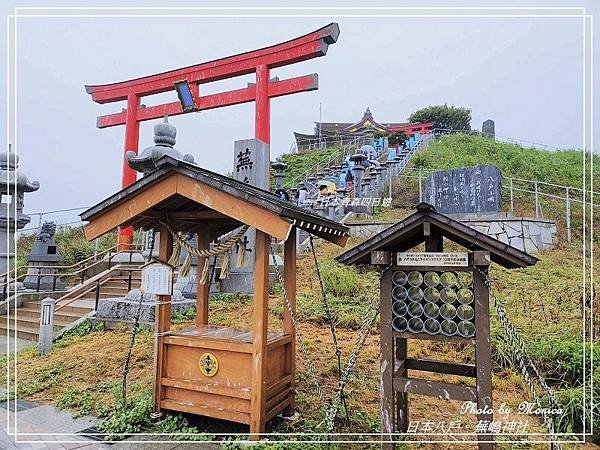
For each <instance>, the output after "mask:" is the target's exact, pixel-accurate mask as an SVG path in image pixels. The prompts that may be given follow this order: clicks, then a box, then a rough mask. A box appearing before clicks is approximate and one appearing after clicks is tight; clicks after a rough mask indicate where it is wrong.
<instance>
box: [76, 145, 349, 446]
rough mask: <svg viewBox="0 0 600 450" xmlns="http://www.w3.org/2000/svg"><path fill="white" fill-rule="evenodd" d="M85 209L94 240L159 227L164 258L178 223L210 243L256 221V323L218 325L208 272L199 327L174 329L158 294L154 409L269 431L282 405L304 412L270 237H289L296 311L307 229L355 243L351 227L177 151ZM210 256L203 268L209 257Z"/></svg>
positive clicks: (288, 274)
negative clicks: (211, 320) (275, 286)
mask: <svg viewBox="0 0 600 450" xmlns="http://www.w3.org/2000/svg"><path fill="white" fill-rule="evenodd" d="M81 217H82V219H83V220H86V221H89V223H88V225H87V226H86V229H85V232H86V237H87V238H88V239H89V240H92V239H95V238H97V237H99V236H102V235H103V234H105V233H108V232H110V231H111V230H114V229H115V228H117V227H122V226H132V227H134V228H141V229H144V230H149V229H157V230H159V231H160V244H159V260H160V261H163V262H167V261H168V260H169V258H170V256H171V253H172V251H173V234H172V233H173V232H175V233H178V232H183V233H194V234H197V236H198V248H199V249H206V248H208V247H209V244H210V242H211V241H213V240H215V239H216V238H218V237H219V236H223V235H224V234H225V233H228V232H231V231H233V230H235V229H237V228H239V227H240V226H243V225H248V226H251V227H255V228H256V244H255V251H254V258H255V269H254V286H255V291H254V311H253V324H252V329H251V330H240V329H234V328H227V327H222V326H217V325H209V324H208V311H209V289H210V283H208V282H207V283H204V282H201V281H200V280H199V283H198V292H197V299H196V308H197V316H196V322H195V326H193V327H191V328H189V329H186V330H182V331H173V330H171V329H170V322H171V304H170V301H171V296H168V295H166V296H159V297H158V301H157V306H156V318H155V334H156V339H155V344H156V348H155V352H156V353H155V367H154V412H155V413H160V412H161V411H162V410H175V411H182V412H187V413H193V414H199V415H204V416H209V417H213V418H218V419H225V420H230V421H234V422H239V423H244V424H249V425H250V433H263V432H264V431H265V423H266V422H267V421H268V420H269V419H271V418H273V417H274V416H276V415H277V414H279V413H282V412H283V413H284V414H285V415H291V414H293V413H294V376H295V335H294V329H293V325H292V320H291V316H290V313H289V311H288V310H287V308H285V307H284V318H283V330H280V331H274V330H271V331H269V330H268V293H269V245H270V240H271V237H273V238H276V239H277V240H280V241H284V258H283V259H284V285H285V289H286V291H287V295H288V299H289V302H290V304H291V309H292V311H295V298H296V231H297V229H302V230H306V231H308V232H310V233H312V234H314V235H316V236H318V237H320V238H322V239H325V240H327V241H329V242H333V243H336V244H338V245H340V246H345V245H346V241H347V239H348V228H347V227H345V226H344V225H341V224H339V223H336V222H333V221H331V220H328V219H326V218H323V217H321V216H318V215H315V214H312V213H310V212H308V211H306V210H305V209H302V208H300V207H297V206H295V205H293V204H292V203H290V202H286V201H283V200H281V199H279V197H277V196H276V195H274V194H272V193H270V192H267V191H264V190H262V189H259V188H256V187H254V186H250V185H247V184H244V183H241V182H238V181H236V180H233V179H231V178H228V177H226V176H223V175H219V174H216V173H213V172H210V171H208V170H204V169H201V168H199V167H197V166H195V165H193V164H190V163H186V162H183V161H180V160H176V159H173V158H171V157H169V156H163V157H162V158H160V159H159V160H158V161H157V162H156V170H154V171H153V172H151V173H149V174H148V175H146V176H144V177H143V178H141V179H140V180H138V181H137V182H136V183H134V184H132V185H131V186H129V187H127V188H125V189H123V190H121V191H120V192H118V193H116V194H114V195H112V196H111V197H109V198H107V199H106V200H104V201H102V202H101V203H99V204H98V205H96V206H94V207H92V208H90V209H88V210H87V211H85V212H84V213H82V214H81ZM202 259H203V258H199V261H198V267H202V264H204V261H203V260H202ZM200 272H201V270H198V273H199V274H200ZM199 277H200V275H199ZM205 358H208V359H209V360H211V362H212V363H213V369H216V370H212V372H211V373H209V374H206V373H203V372H202V370H201V366H202V364H201V359H205ZM254 437H256V435H254Z"/></svg>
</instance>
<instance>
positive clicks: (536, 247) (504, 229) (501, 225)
mask: <svg viewBox="0 0 600 450" xmlns="http://www.w3.org/2000/svg"><path fill="white" fill-rule="evenodd" d="M461 222H462V223H464V224H465V225H468V226H470V227H472V228H474V229H476V230H477V231H480V232H482V233H485V234H487V235H488V236H490V237H493V238H495V239H498V240H499V241H500V242H504V243H506V244H509V245H511V246H513V247H516V248H518V249H519V250H524V251H526V252H527V253H537V252H539V251H541V250H546V249H549V248H552V247H553V246H554V245H556V243H557V236H556V233H557V230H556V223H555V222H554V221H553V220H545V219H534V218H527V217H522V218H515V217H505V218H497V219H483V218H473V219H463V220H461ZM346 225H348V226H349V227H350V235H351V236H355V237H360V238H363V239H368V238H370V237H373V236H375V235H377V234H379V233H381V232H382V231H383V230H385V229H386V228H388V227H390V226H391V225H393V223H392V222H361V223H346Z"/></svg>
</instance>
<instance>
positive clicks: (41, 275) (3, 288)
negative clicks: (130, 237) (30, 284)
mask: <svg viewBox="0 0 600 450" xmlns="http://www.w3.org/2000/svg"><path fill="white" fill-rule="evenodd" d="M124 253H128V254H129V255H130V258H129V259H130V262H131V255H132V254H133V253H135V252H134V251H131V250H126V251H123V252H117V253H115V254H114V255H112V256H110V257H109V261H108V264H109V268H110V264H111V261H110V259H112V257H113V256H116V255H119V254H124ZM103 262H104V261H103V260H99V261H95V262H94V263H93V264H90V265H89V266H85V267H82V268H81V269H78V270H75V271H73V272H69V273H59V272H55V273H47V272H42V270H47V269H50V268H57V267H58V268H63V267H67V266H29V268H35V269H37V273H30V272H29V271H28V272H27V273H24V274H22V275H19V276H18V277H15V278H11V279H7V281H5V282H4V283H1V284H0V289H1V292H2V300H5V299H6V298H7V296H8V287H9V286H10V285H11V284H12V283H15V282H16V281H20V280H22V279H25V278H27V277H36V278H37V288H36V292H38V293H39V292H56V283H57V278H60V277H65V278H66V277H71V276H74V275H81V283H83V282H84V281H85V273H86V272H87V271H88V270H90V269H91V268H93V267H95V266H97V265H99V264H101V263H103ZM49 277H51V278H52V290H51V291H42V290H41V289H40V283H41V279H42V278H49ZM81 283H80V284H81Z"/></svg>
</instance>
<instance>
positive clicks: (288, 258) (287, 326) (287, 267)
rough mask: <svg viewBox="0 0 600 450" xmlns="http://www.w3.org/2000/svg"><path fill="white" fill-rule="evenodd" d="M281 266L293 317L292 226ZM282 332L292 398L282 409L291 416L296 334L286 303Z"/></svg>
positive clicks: (294, 287) (293, 250)
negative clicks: (286, 339)
mask: <svg viewBox="0 0 600 450" xmlns="http://www.w3.org/2000/svg"><path fill="white" fill-rule="evenodd" d="M283 267H284V285H285V286H284V287H285V292H286V293H287V298H288V301H289V302H290V307H291V308H290V309H291V310H292V314H294V317H295V316H296V228H292V231H291V232H290V235H289V236H288V238H287V239H286V241H285V244H284V246H283ZM283 332H284V333H285V334H289V335H291V336H292V341H291V342H290V347H289V348H290V351H289V353H288V354H287V355H286V361H285V363H286V373H289V374H291V375H292V381H291V387H292V399H291V403H290V406H288V407H287V408H285V409H284V410H283V414H284V415H285V416H292V415H294V412H295V410H296V404H295V398H294V384H295V379H296V335H295V332H294V325H293V324H292V318H291V316H290V312H289V311H288V309H287V307H286V305H283Z"/></svg>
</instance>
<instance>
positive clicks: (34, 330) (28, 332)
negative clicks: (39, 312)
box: [0, 320, 40, 341]
mask: <svg viewBox="0 0 600 450" xmlns="http://www.w3.org/2000/svg"><path fill="white" fill-rule="evenodd" d="M12 327H13V325H11V328H10V336H14V333H15V330H14V329H13V328H12ZM39 331H40V330H39V326H38V327H19V328H17V331H16V334H17V338H19V339H27V340H30V341H37V339H38V333H39ZM7 333H8V330H7V328H6V322H5V321H1V320H0V334H3V335H7Z"/></svg>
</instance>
